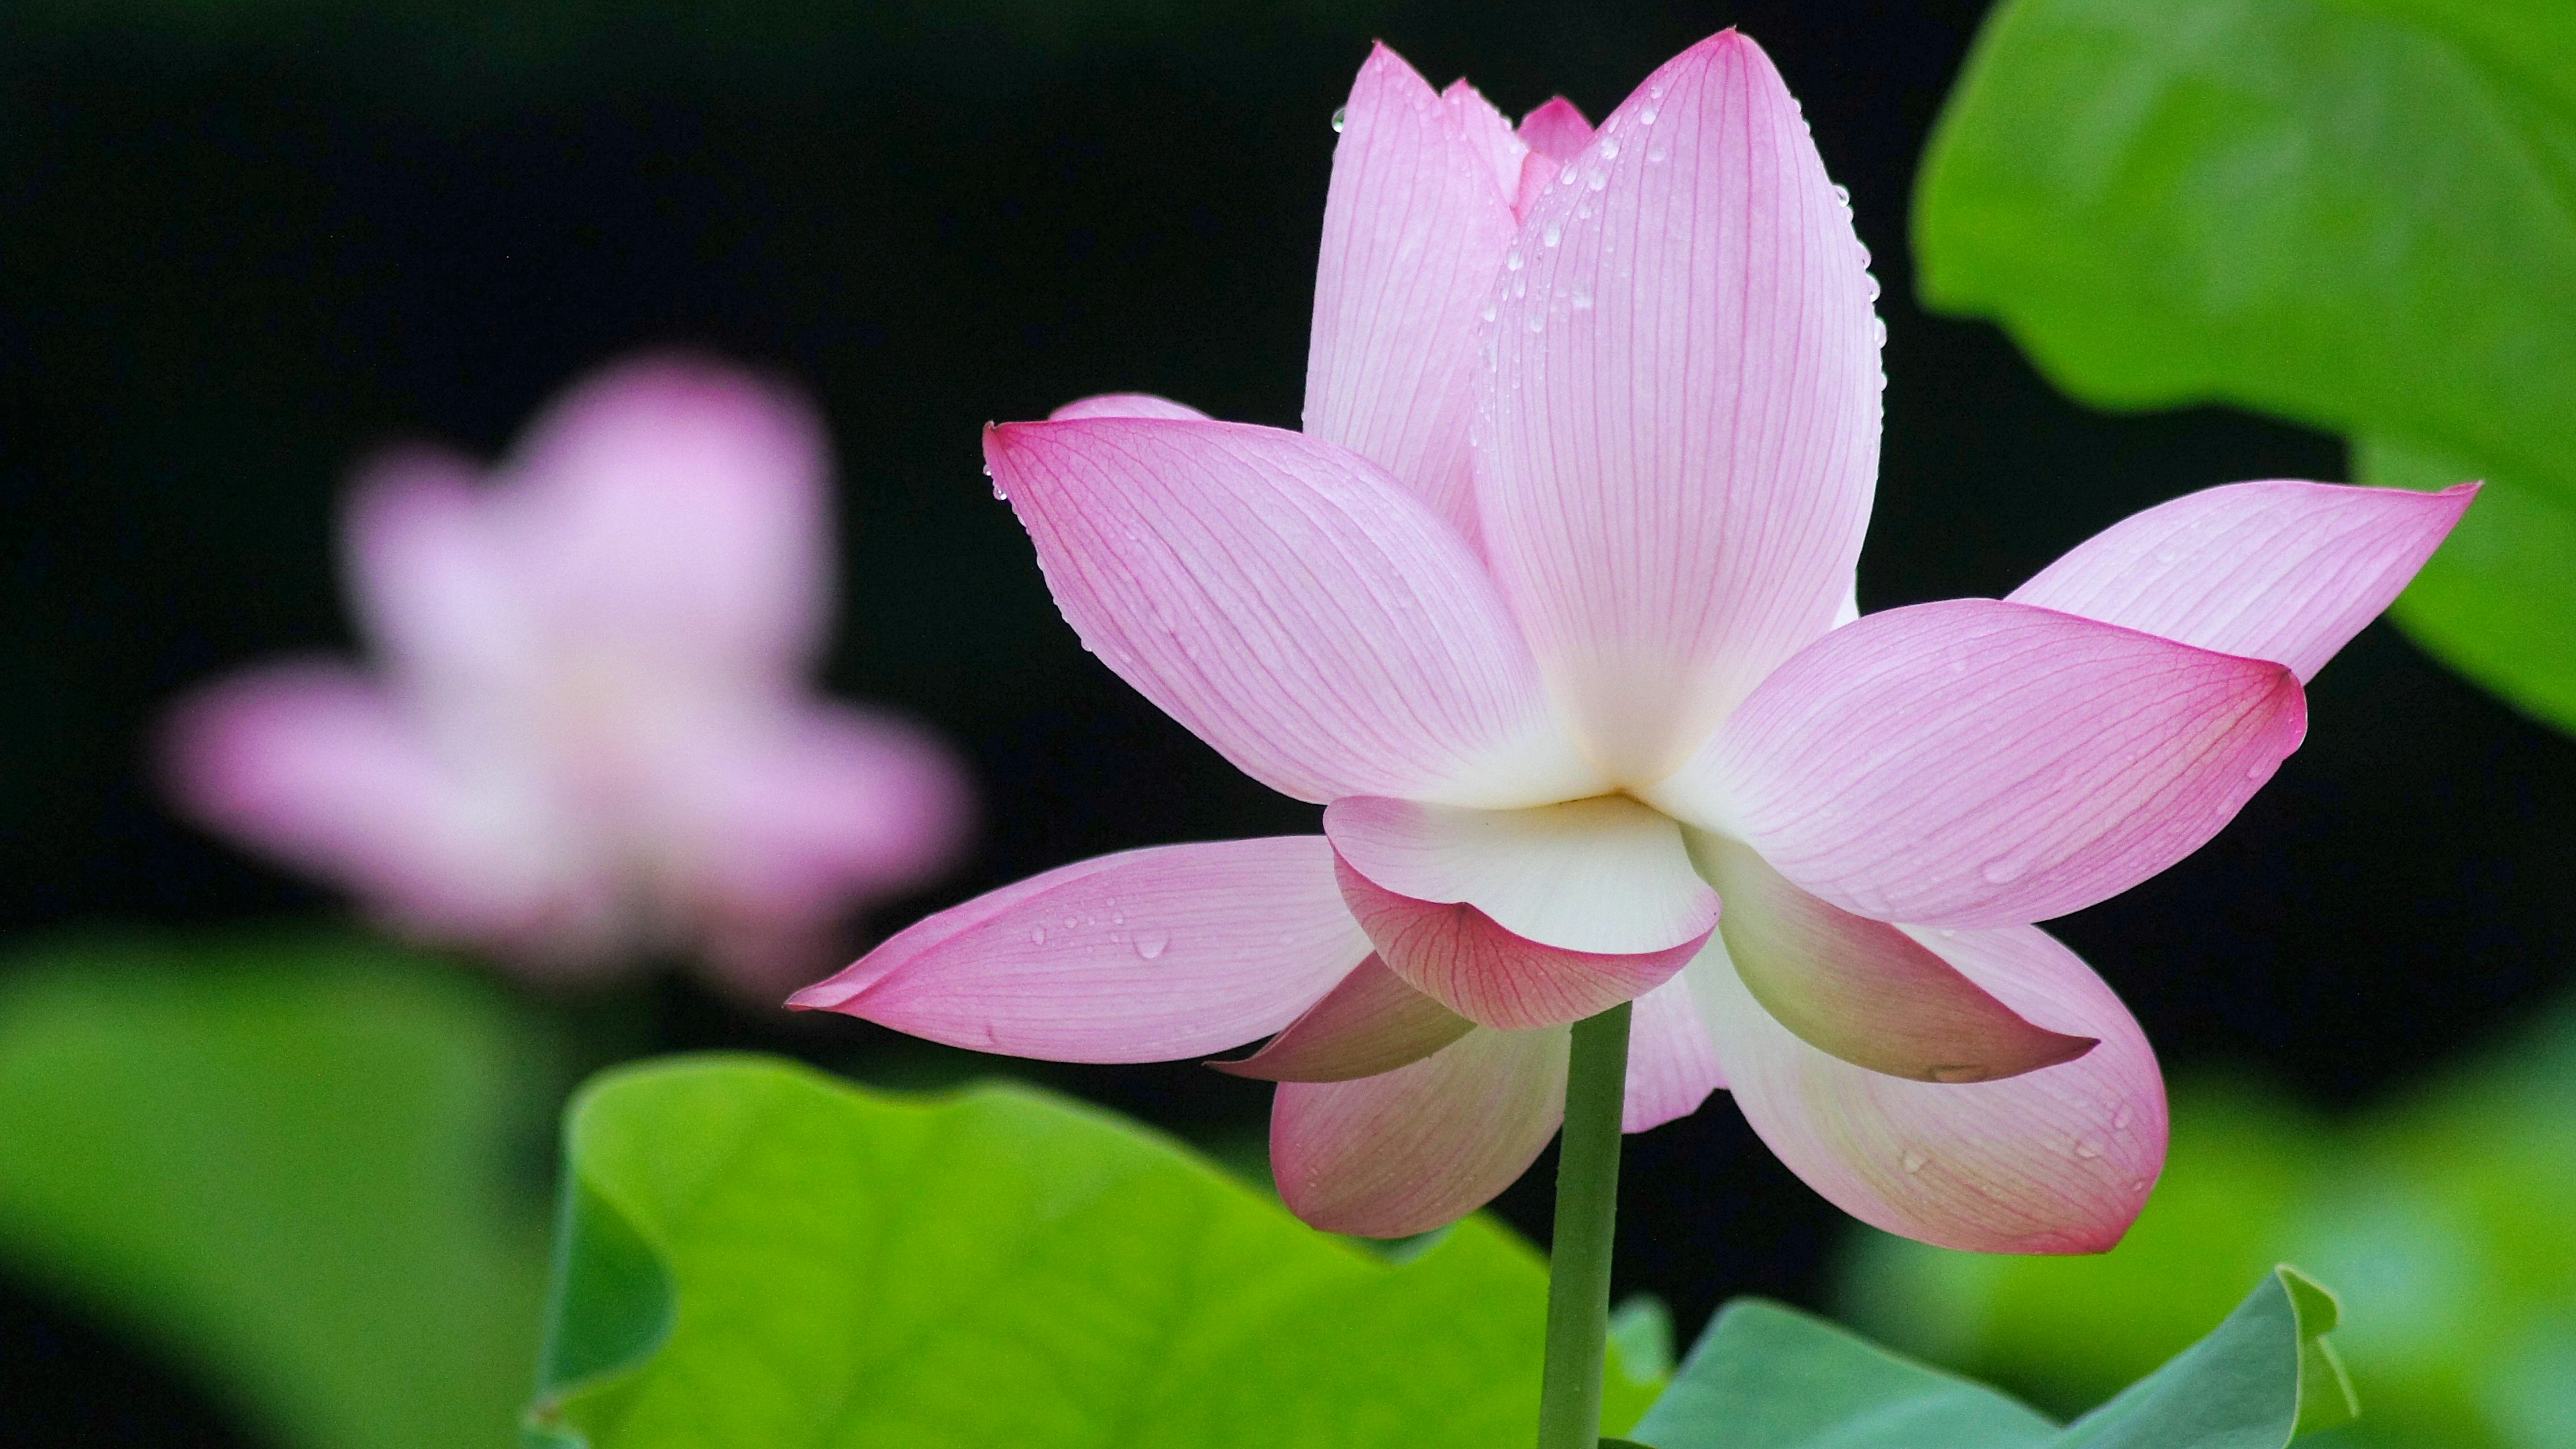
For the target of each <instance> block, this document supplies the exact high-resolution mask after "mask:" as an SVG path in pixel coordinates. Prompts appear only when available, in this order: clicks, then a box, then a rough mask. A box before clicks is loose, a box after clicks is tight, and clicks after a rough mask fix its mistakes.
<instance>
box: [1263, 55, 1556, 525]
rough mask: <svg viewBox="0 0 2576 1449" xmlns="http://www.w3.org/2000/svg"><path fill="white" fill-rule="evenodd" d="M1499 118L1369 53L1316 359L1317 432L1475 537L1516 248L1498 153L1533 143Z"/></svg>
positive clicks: (1321, 267)
mask: <svg viewBox="0 0 2576 1449" xmlns="http://www.w3.org/2000/svg"><path fill="white" fill-rule="evenodd" d="M1469 101H1472V102H1473V104H1472V105H1471V104H1468V102H1469ZM1477 107H1482V108H1483V112H1484V114H1482V115H1480V114H1478V112H1477V109H1476V108H1477ZM1492 111H1493V108H1492V107H1491V106H1485V105H1484V103H1483V98H1482V97H1478V96H1476V95H1475V93H1474V92H1473V91H1467V92H1466V93H1465V98H1464V99H1460V100H1455V101H1444V100H1443V99H1442V98H1441V97H1440V96H1439V95H1437V94H1435V93H1434V92H1433V91H1432V89H1431V87H1430V86H1429V85H1427V84H1425V83H1424V82H1423V79H1422V77H1421V76H1419V75H1416V74H1415V73H1414V71H1413V68H1412V67H1411V66H1408V65H1406V64H1405V63H1404V61H1403V59H1402V58H1401V57H1399V56H1397V55H1396V53H1395V52H1394V51H1391V50H1389V49H1387V48H1386V47H1385V46H1383V45H1381V46H1378V47H1377V48H1376V49H1374V50H1372V51H1371V52H1370V53H1369V58H1368V63H1367V64H1365V65H1363V66H1361V67H1360V74H1359V79H1358V80H1357V81H1356V82H1354V83H1353V85H1352V87H1351V98H1350V104H1349V105H1348V106H1347V107H1345V108H1344V111H1343V123H1342V135H1341V139H1340V140H1339V141H1338V142H1336V143H1335V145H1334V147H1333V180H1332V186H1331V188H1330V189H1329V190H1328V191H1327V192H1326V193H1325V196H1324V246H1323V253H1322V255H1321V257H1320V258H1319V259H1318V260H1317V262H1316V267H1315V324H1314V332H1313V335H1312V339H1311V341H1310V343H1309V345H1308V350H1307V354H1306V409H1305V419H1306V431H1307V432H1308V433H1309V434H1311V435H1313V436H1315V437H1318V438H1322V439H1324V440H1326V441H1328V442H1333V443H1338V444H1340V445H1341V446H1343V447H1345V448H1348V449H1350V450H1351V451H1353V452H1355V453H1358V454H1360V455H1361V456H1362V457H1365V458H1367V459H1369V460H1370V461H1371V462H1374V463H1376V464H1377V465H1378V466H1380V467H1382V468H1384V469H1386V470H1387V471H1388V472H1389V473H1392V474H1393V475H1395V477H1396V478H1397V479H1398V480H1399V481H1400V482H1402V483H1403V484H1404V486H1406V487H1408V488H1410V489H1412V490H1413V491H1414V493H1415V494H1416V495H1418V496H1419V497H1421V498H1422V499H1423V500H1424V501H1425V502H1427V503H1429V504H1430V505H1431V507H1432V508H1433V509H1434V510H1435V511H1436V512H1438V513H1439V514H1440V515H1441V516H1442V517H1444V518H1446V519H1448V520H1449V522H1450V524H1451V526H1452V527H1454V528H1456V529H1457V530H1458V532H1459V533H1460V534H1461V535H1462V536H1464V535H1472V534H1473V532H1474V528H1475V517H1474V508H1475V503H1474V499H1473V497H1472V489H1471V484H1470V480H1469V468H1468V458H1467V421H1468V418H1469V416H1470V414H1471V413H1472V411H1473V407H1474V393H1473V389H1472V386H1471V373H1470V370H1471V368H1472V366H1473V364H1474V360H1475V341H1476V326H1477V322H1478V317H1477V312H1478V310H1479V309H1480V308H1482V307H1483V306H1484V305H1485V297H1486V293H1487V292H1488V291H1489V290H1490V289H1491V288H1492V285H1493V280H1494V273H1495V271H1496V269H1497V268H1499V267H1500V266H1501V265H1502V259H1503V248H1504V246H1505V245H1507V244H1508V243H1509V242H1510V241H1511V239H1512V225H1513V223H1512V206H1511V195H1510V193H1509V191H1507V190H1506V189H1505V186H1504V183H1503V181H1502V179H1501V177H1500V176H1498V175H1497V171H1496V161H1495V156H1494V152H1495V149H1496V148H1497V147H1510V148H1517V147H1518V146H1519V144H1520V143H1519V142H1518V141H1516V140H1514V139H1513V138H1512V136H1511V128H1510V127H1509V126H1508V125H1506V124H1505V123H1504V122H1503V120H1502V117H1501V116H1499V115H1494V114H1492ZM1515 161H1517V158H1515ZM1515 170H1517V167H1515Z"/></svg>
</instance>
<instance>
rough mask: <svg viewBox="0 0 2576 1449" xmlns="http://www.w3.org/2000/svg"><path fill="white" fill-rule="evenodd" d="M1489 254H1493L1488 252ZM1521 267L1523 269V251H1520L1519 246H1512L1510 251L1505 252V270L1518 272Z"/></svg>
mask: <svg viewBox="0 0 2576 1449" xmlns="http://www.w3.org/2000/svg"><path fill="white" fill-rule="evenodd" d="M1488 255H1491V253H1488ZM1520 269H1521V253H1520V248H1518V247H1514V248H1512V249H1511V250H1510V251H1507V252H1505V253H1503V270H1504V271H1507V272H1517V271H1519V270H1520Z"/></svg>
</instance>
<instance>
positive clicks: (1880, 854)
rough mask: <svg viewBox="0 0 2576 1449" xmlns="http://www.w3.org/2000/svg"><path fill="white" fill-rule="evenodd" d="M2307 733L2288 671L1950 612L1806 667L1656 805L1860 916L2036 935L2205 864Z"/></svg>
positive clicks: (1766, 693)
mask: <svg viewBox="0 0 2576 1449" xmlns="http://www.w3.org/2000/svg"><path fill="white" fill-rule="evenodd" d="M2306 728H2307V705H2306V696H2305V693H2304V692H2303V691H2302V690H2301V689H2300V688H2299V681H2298V678H2297V676H2295V675H2293V674H2292V673H2291V672H2290V671H2289V669H2288V668H2286V667H2284V666H2282V665H2279V664H2274V663H2271V662H2269V661H2266V660H2258V659H2246V658H2242V657H2240V656H2237V655H2232V654H2216V653H2212V652H2210V651H2209V650H2206V649H2195V648H2193V647H2191V646H2190V645H2188V644H2180V643H2176V642H2175V641H2173V640H2170V639H2165V638H2160V637H2158V636H2156V635H2153V634H2143V633H2140V632H2138V631H2136V630H2134V629H2123V628H2120V627H2118V626H2117V625H2112V624H2104V623H2099V622H2097V621H2094V620H2091V619H2082V618H2077V617H2076V616H2074V615H2072V614H2061V613H2058V612H2056V611H2054V610H2050V609H2037V608H2031V607H2029V606H2027V605H2023V604H2006V603H2000V602H1997V601H1995V600H1991V599H1951V600H1946V601H1943V602H1940V603H1932V604H1917V605H1913V606H1911V607H1908V608H1903V609H1890V610H1887V611H1886V612H1884V613H1878V614H1871V615H1869V616H1867V617H1865V618H1863V619H1861V620H1860V621H1859V622H1857V623H1852V624H1846V625H1844V626H1843V627H1842V628H1840V629H1837V630H1835V631H1834V632H1833V633H1831V634H1828V635H1826V636H1825V637H1824V638H1822V639H1820V640H1818V641H1816V643H1814V644H1813V645H1811V646H1809V647H1808V648H1807V649H1805V650H1803V651H1801V652H1800V653H1799V655H1798V657H1796V658H1795V659H1792V660H1790V661H1789V662H1788V663H1787V664H1785V665H1783V666H1781V667H1780V669H1779V670H1778V671H1777V672H1776V673H1774V674H1773V675H1772V676H1771V677H1770V678H1769V679H1767V680H1765V681H1763V683H1762V687H1761V688H1760V689H1759V690H1756V691H1755V692H1754V694H1753V697H1752V698H1750V699H1748V700H1746V701H1745V703H1744V707H1743V708H1742V709H1740V710H1738V711H1737V712H1736V714H1735V715H1734V717H1733V718H1731V719H1729V720H1728V721H1727V723H1726V727H1725V728H1724V729H1723V730H1721V731H1720V732H1719V734H1718V735H1717V737H1716V738H1715V739H1713V740H1712V741H1710V743H1709V745H1708V747H1707V748H1706V749H1705V750H1703V751H1702V752H1701V754H1700V756H1699V757H1698V758H1696V759H1694V761H1693V762H1692V766H1691V768H1690V769H1688V770H1686V771H1685V772H1684V776H1683V777H1682V778H1677V779H1676V780H1674V781H1669V782H1667V783H1666V786H1665V787H1661V788H1660V791H1659V800H1660V801H1661V802H1662V803H1668V804H1669V805H1670V807H1671V808H1673V809H1675V810H1676V811H1677V812H1678V813H1680V814H1682V815H1683V816H1684V817H1685V818H1691V817H1692V816H1693V815H1694V814H1706V815H1708V816H1712V817H1716V818H1715V819H1714V820H1713V823H1715V824H1716V825H1718V826H1719V827H1720V828H1722V829H1724V830H1725V832H1726V833H1728V834H1732V835H1735V836H1737V837H1738V838H1739V839H1743V840H1745V841H1746V842H1748V843H1749V844H1751V845H1752V846H1753V847H1754V848H1755V849H1757V850H1759V851H1760V852H1761V853H1762V858H1763V859H1765V860H1767V861H1769V862H1770V863H1771V865H1772V867H1773V868H1774V869H1776V870H1778V871H1779V872H1780V874H1782V875H1784V876H1786V877H1788V878H1789V879H1790V880H1791V881H1793V882H1795V883H1796V884H1798V885H1799V886H1800V887H1802V888H1804V889H1806V890H1807V891H1810V892H1812V893H1813V894H1815V895H1818V896H1822V897H1823V898H1824V899H1825V900H1827V901H1829V902H1831V903H1833V904H1834V905H1837V906H1840V907H1842V908H1843V909H1844V910H1847V911H1851V912H1854V913H1856V914H1859V915H1864V916H1869V917H1873V918H1875V919H1877V920H1882V921H1903V922H1907V923H1909V924H1928V925H1940V926H1992V925H2007V924H2021V923H2025V922H2029V921H2040V920H2047V919H2049V918H2050V917H2052V916H2061V915H2064V914H2066V913H2067V912H2069V911H2074V910H2080V909H2082V908H2083V907H2085V906H2089V905H2092V904H2093V903H2094V902H2096V901H2101V900H2105V899H2108V898H2109V897H2111V896H2114V895H2117V894H2119V893H2120V892H2121V891H2124V890H2127V889H2128V888H2129V887H2131V886H2133V885H2136V884H2138V883H2139V882H2140V881H2143V880H2145V879H2147V878H2148V877H2150V876H2152V875H2155V874H2156V873H2157V872H2159V871H2161V870H2163V869H2165V868H2166V867H2167V866H2170V865H2172V864H2173V863H2174V862H2176V861H2178V860H2180V859H2182V858H2183V857H2184V856H2186V855H2189V854H2190V853H2191V852H2193V851H2194V850H2197V849H2199V848H2200V847H2201V846H2202V845H2203V844H2205V843H2206V842H2207V841H2208V840H2209V838H2210V837H2211V836H2213V835H2216V834H2217V833H2218V831H2219V830H2220V829H2221V828H2222V827H2224V826H2225V825H2226V824H2227V822H2228V821H2229V820H2231V819H2233V818H2235V815H2236V812H2237V810H2238V809H2239V808H2240V807H2242V806H2243V805H2244V803H2245V802H2246V801H2247V800H2248V799H2250V798H2252V796H2253V794H2254V792H2255V791H2257V790H2259V789H2261V788H2262V786H2263V783H2264V782H2265V781H2267V780H2269V779H2270V778H2271V777H2272V772H2273V771H2274V770H2276V769H2277V768H2279V766H2280V763H2281V761H2282V760H2284V759H2286V758H2288V756H2289V755H2290V752H2291V751H2293V750H2295V749H2297V748H2298V746H2299V741H2300V739H2301V738H2302V737H2303V736H2304V734H2305V732H2306ZM2000 741H2009V742H2010V743H2009V747H2008V748H2005V747H1999V744H1998V742H2000Z"/></svg>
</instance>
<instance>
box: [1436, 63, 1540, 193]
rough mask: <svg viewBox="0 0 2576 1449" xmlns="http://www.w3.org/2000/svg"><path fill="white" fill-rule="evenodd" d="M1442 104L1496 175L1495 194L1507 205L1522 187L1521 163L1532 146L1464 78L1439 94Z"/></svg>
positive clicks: (1482, 93)
mask: <svg viewBox="0 0 2576 1449" xmlns="http://www.w3.org/2000/svg"><path fill="white" fill-rule="evenodd" d="M1440 104H1442V105H1444V106H1447V107H1448V108H1449V110H1450V113H1451V114H1452V115H1455V116H1456V117H1457V118H1458V127H1459V129H1460V130H1461V131H1462V132H1464V133H1465V135H1466V137H1467V140H1468V142H1469V144H1471V145H1473V146H1474V147H1475V148H1476V154H1477V155H1479V156H1481V157H1483V158H1484V159H1485V165H1486V166H1487V167H1488V168H1490V170H1491V172H1492V174H1493V178H1494V194H1495V195H1497V196H1500V197H1502V198H1503V199H1504V200H1505V201H1506V202H1508V201H1509V200H1511V195H1512V191H1513V188H1515V187H1517V186H1519V185H1520V180H1521V160H1522V158H1523V157H1526V156H1527V155H1529V143H1528V142H1526V141H1523V140H1522V139H1521V138H1520V135H1519V133H1517V132H1515V131H1514V130H1513V129H1512V123H1511V121H1510V120H1509V119H1508V118H1506V117H1505V116H1504V115H1503V113H1502V112H1501V111H1498V110H1496V109H1494V103H1493V102H1492V101H1489V100H1486V99H1485V93H1484V92H1482V91H1480V90H1478V89H1476V88H1475V87H1474V86H1471V85H1469V84H1467V81H1466V78H1465V77H1464V76H1461V77H1460V78H1458V79H1457V80H1453V81H1451V82H1450V83H1449V84H1448V86H1447V87H1446V88H1444V89H1443V90H1442V91H1441V92H1440Z"/></svg>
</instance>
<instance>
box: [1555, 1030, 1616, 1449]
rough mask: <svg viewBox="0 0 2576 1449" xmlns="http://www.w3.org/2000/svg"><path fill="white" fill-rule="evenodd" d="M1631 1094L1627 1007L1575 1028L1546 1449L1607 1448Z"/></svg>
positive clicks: (1560, 1184) (1559, 1202) (1561, 1169)
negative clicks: (1613, 1263)
mask: <svg viewBox="0 0 2576 1449" xmlns="http://www.w3.org/2000/svg"><path fill="white" fill-rule="evenodd" d="M1627 1093H1628V1003H1626V1002H1624V1001H1623V1002H1621V1003H1619V1004H1618V1005H1617V1006H1614V1007H1612V1008H1610V1009H1609V1010H1608V1011H1605V1012H1603V1013H1601V1014H1600V1015H1599V1016H1593V1017H1586V1018H1585V1019H1583V1020H1581V1021H1578V1022H1576V1023H1575V1024H1574V1046H1573V1057H1572V1060H1570V1061H1569V1062H1568V1063H1567V1064H1566V1073H1565V1137H1564V1139H1563V1141H1562V1142H1561V1143H1560V1144H1559V1146H1558V1149H1557V1159H1556V1245H1555V1247H1554V1249H1553V1250H1552V1254H1551V1262H1550V1264H1549V1268H1548V1278H1547V1365H1546V1367H1545V1369H1544V1370H1542V1371H1541V1376H1540V1379H1539V1397H1538V1446H1539V1449H1595V1446H1597V1445H1599V1444H1600V1442H1601V1373H1602V1367H1603V1362H1604V1354H1605V1351H1606V1350H1605V1345H1606V1344H1607V1343H1608V1341H1609V1336H1610V1248H1611V1243H1612V1241H1613V1240H1614V1239H1615V1238H1616V1237H1617V1231H1618V1223H1619V1117H1620V1112H1621V1109H1622V1108H1623V1107H1624V1106H1625V1105H1626V1098H1627Z"/></svg>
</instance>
